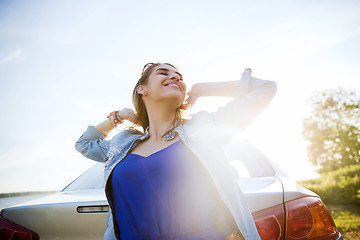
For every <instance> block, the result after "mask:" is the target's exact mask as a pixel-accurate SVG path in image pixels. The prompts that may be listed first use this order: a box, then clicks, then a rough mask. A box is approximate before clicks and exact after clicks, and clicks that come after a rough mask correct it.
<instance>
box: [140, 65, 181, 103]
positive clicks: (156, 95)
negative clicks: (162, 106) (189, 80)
mask: <svg viewBox="0 0 360 240" xmlns="http://www.w3.org/2000/svg"><path fill="white" fill-rule="evenodd" d="M138 92H139V93H141V94H142V95H143V97H145V98H146V99H147V101H149V100H153V101H163V100H166V101H171V102H173V103H174V106H176V107H179V106H181V105H182V103H183V102H184V99H185V95H186V85H185V83H184V81H183V78H182V75H181V74H180V73H179V72H178V70H177V69H176V68H174V67H172V66H170V65H167V64H160V65H158V66H156V67H155V68H154V69H153V70H152V73H151V74H150V75H149V77H148V79H147V83H146V84H145V85H140V86H139V87H138ZM144 100H145V99H144Z"/></svg>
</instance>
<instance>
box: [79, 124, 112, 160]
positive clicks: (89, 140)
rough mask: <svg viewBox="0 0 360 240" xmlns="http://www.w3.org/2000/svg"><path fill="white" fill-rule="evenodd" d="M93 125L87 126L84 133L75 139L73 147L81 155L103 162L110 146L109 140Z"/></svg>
mask: <svg viewBox="0 0 360 240" xmlns="http://www.w3.org/2000/svg"><path fill="white" fill-rule="evenodd" d="M104 138H105V136H104V135H103V134H102V133H101V132H99V131H98V130H97V129H96V128H95V127H94V126H88V128H87V129H86V131H85V132H84V134H83V135H82V136H81V137H80V138H79V139H78V140H77V141H76V143H75V148H76V150H78V151H79V152H80V153H81V154H82V155H84V156H85V157H87V158H90V159H92V160H95V161H98V162H104V161H105V157H106V154H107V152H108V151H109V148H110V141H109V140H104Z"/></svg>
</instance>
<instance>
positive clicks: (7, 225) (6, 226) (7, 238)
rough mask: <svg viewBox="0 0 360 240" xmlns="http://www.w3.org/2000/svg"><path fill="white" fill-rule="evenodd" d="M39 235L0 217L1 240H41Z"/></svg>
mask: <svg viewBox="0 0 360 240" xmlns="http://www.w3.org/2000/svg"><path fill="white" fill-rule="evenodd" d="M39 239H40V238H39V235H38V234H36V233H34V232H32V231H30V230H28V229H26V228H24V227H21V226H19V225H17V224H15V223H13V222H10V221H9V220H6V219H5V218H3V217H1V216H0V240H39Z"/></svg>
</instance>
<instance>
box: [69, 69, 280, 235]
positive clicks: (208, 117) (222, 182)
mask: <svg viewBox="0 0 360 240" xmlns="http://www.w3.org/2000/svg"><path fill="white" fill-rule="evenodd" d="M250 74H251V70H250V69H246V70H245V71H244V73H243V74H242V76H241V80H240V81H239V85H238V89H237V93H236V96H235V98H234V99H233V100H232V101H230V102H229V103H228V104H227V105H225V106H223V107H221V108H220V109H219V110H218V111H216V112H214V113H209V112H205V111H202V112H199V113H196V114H193V115H192V118H191V119H190V120H189V121H187V122H186V123H184V124H182V125H180V126H178V127H177V128H176V129H175V131H176V132H177V133H178V134H179V136H180V138H181V140H182V141H183V143H184V144H185V145H186V146H187V147H188V148H189V149H190V150H191V151H192V152H193V153H194V154H195V156H196V157H197V158H198V159H199V161H200V162H201V163H202V165H203V166H204V168H205V169H206V170H207V171H208V172H209V174H210V176H211V178H212V180H213V182H214V184H215V187H216V189H217V191H218V193H219V196H220V197H221V198H222V200H223V201H224V204H225V206H227V207H228V209H229V210H230V212H231V214H232V216H233V218H234V221H235V223H236V225H237V227H238V229H239V230H240V232H241V233H242V235H243V236H244V238H245V239H247V240H259V239H260V236H259V234H258V232H257V229H256V226H255V223H254V220H253V218H252V215H251V212H250V209H249V207H248V205H247V202H246V200H245V197H244V195H243V193H242V192H241V189H240V188H239V186H238V184H237V183H236V180H235V177H234V176H233V174H232V171H231V168H230V165H229V162H228V160H227V158H226V156H225V153H224V146H225V145H226V144H227V143H228V142H229V141H230V139H231V138H232V137H233V136H235V135H236V134H237V133H238V132H239V130H241V129H243V128H245V127H247V126H248V125H249V124H250V123H251V122H252V121H253V120H254V119H255V118H256V117H257V116H258V115H259V114H260V113H261V112H262V110H263V109H264V108H265V107H266V106H267V105H268V104H269V103H270V101H271V100H272V98H273V97H274V95H275V93H276V84H275V82H273V81H267V80H260V79H258V78H254V77H251V75H250ZM104 137H105V136H104V135H103V134H102V133H100V132H99V131H98V130H96V129H95V128H94V127H93V126H89V127H88V129H87V130H86V131H85V132H84V134H83V135H82V136H81V137H80V138H79V140H78V141H77V142H76V144H75V147H76V149H77V150H78V151H79V152H80V153H82V154H83V155H84V156H86V157H88V158H90V159H93V160H95V161H99V162H105V180H106V181H105V182H106V184H105V192H106V197H107V199H108V202H109V205H110V211H109V215H108V219H107V227H106V230H105V234H104V239H106V240H108V239H116V236H118V238H119V232H118V231H119V230H118V229H117V226H116V223H115V221H113V213H114V212H113V206H112V202H111V199H112V197H111V194H112V192H111V184H109V181H108V179H111V178H109V177H110V175H111V173H112V171H113V169H114V168H115V166H116V165H117V164H118V163H119V162H121V161H122V160H123V159H124V158H125V157H126V156H127V154H128V153H129V152H130V151H131V150H132V149H133V148H135V147H136V145H137V144H138V143H139V142H140V141H143V140H145V139H147V138H148V137H149V133H148V131H147V130H146V131H145V133H140V132H138V131H136V130H131V129H127V130H124V131H121V132H119V133H118V134H117V135H115V136H114V137H113V138H112V139H111V140H104ZM114 225H115V227H114Z"/></svg>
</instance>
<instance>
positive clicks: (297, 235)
mask: <svg viewBox="0 0 360 240" xmlns="http://www.w3.org/2000/svg"><path fill="white" fill-rule="evenodd" d="M285 206H286V239H288V240H295V239H296V240H300V239H314V240H315V239H316V240H325V239H336V238H337V237H338V236H339V233H338V232H337V230H336V226H335V223H334V221H333V219H332V218H331V216H330V214H329V212H328V210H327V209H326V207H325V205H324V204H323V202H322V201H321V200H320V199H319V198H316V197H305V198H300V199H297V200H294V201H290V202H287V203H286V205H285Z"/></svg>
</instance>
